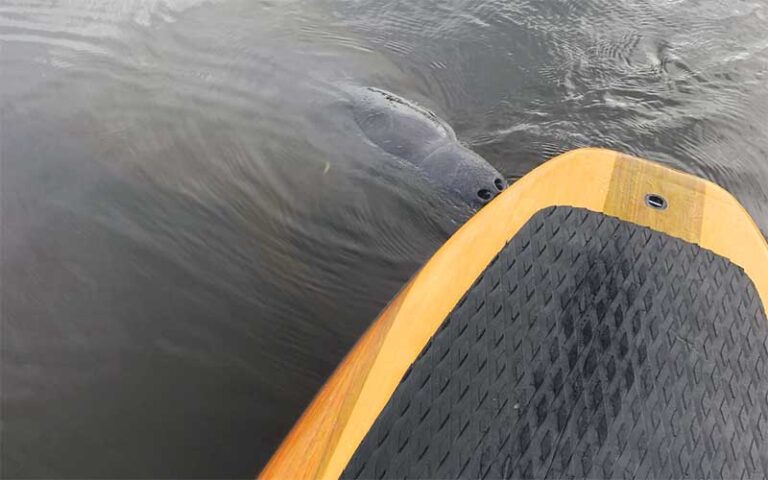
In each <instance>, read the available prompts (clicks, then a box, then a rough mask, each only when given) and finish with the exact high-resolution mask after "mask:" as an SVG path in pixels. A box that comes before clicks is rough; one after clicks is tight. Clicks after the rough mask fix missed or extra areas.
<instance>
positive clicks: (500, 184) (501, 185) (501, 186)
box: [493, 178, 504, 191]
mask: <svg viewBox="0 0 768 480" xmlns="http://www.w3.org/2000/svg"><path fill="white" fill-rule="evenodd" d="M493 184H494V185H496V190H498V191H502V190H504V181H503V180H502V179H500V178H497V179H496V180H494V181H493Z"/></svg>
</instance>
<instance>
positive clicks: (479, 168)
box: [352, 88, 507, 208]
mask: <svg viewBox="0 0 768 480" xmlns="http://www.w3.org/2000/svg"><path fill="white" fill-rule="evenodd" d="M352 100H353V101H352V104H353V110H354V116H355V120H356V122H357V125H358V127H360V130H361V131H362V132H363V133H364V134H365V136H366V137H367V139H368V140H369V141H370V142H372V143H373V144H375V145H377V146H378V147H379V148H381V149H383V150H385V151H387V152H388V153H390V154H392V155H394V156H396V157H398V158H400V159H401V160H404V161H406V162H408V163H411V164H413V165H414V166H416V167H417V168H418V169H419V170H421V172H422V173H423V174H424V175H425V176H426V177H427V178H428V179H429V180H430V181H431V182H432V183H433V184H437V185H439V186H440V187H442V188H443V189H444V190H445V191H447V192H448V193H450V194H451V195H453V196H454V197H456V198H458V199H459V200H461V201H463V202H464V203H466V204H468V205H469V206H471V207H473V208H480V207H482V206H483V205H485V204H486V203H488V202H490V201H491V200H493V198H494V197H496V195H498V194H499V193H500V192H501V191H502V190H504V189H505V188H507V182H506V181H505V180H504V177H503V176H502V175H501V174H500V173H499V172H498V170H496V169H495V168H493V167H492V166H491V165H490V164H489V163H488V162H487V161H486V160H485V159H484V158H483V157H481V156H480V155H478V154H476V153H475V152H473V151H471V150H469V149H468V148H466V147H464V146H463V145H461V144H460V143H459V142H458V140H457V139H456V134H455V133H454V131H453V129H452V128H451V126H450V125H448V124H447V123H446V122H445V121H443V120H442V119H440V118H439V117H438V116H437V115H435V114H434V113H432V112H430V111H429V110H426V109H424V108H423V107H421V106H419V105H416V104H415V103H412V102H409V101H408V100H406V99H404V98H402V97H399V96H397V95H395V94H393V93H390V92H387V91H385V90H380V89H377V88H358V89H354V91H353V94H352Z"/></svg>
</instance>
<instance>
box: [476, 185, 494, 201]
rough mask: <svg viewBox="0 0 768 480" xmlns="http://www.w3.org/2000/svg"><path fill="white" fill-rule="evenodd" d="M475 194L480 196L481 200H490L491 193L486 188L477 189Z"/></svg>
mask: <svg viewBox="0 0 768 480" xmlns="http://www.w3.org/2000/svg"><path fill="white" fill-rule="evenodd" d="M477 196H478V197H480V199H481V200H490V199H491V197H492V196H493V194H492V193H491V191H490V190H488V189H487V188H483V189H480V190H478V191H477Z"/></svg>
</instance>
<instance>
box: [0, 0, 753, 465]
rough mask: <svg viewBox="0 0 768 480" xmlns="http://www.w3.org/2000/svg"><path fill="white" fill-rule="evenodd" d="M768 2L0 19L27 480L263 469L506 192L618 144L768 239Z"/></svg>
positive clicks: (3, 278) (11, 408) (12, 357)
mask: <svg viewBox="0 0 768 480" xmlns="http://www.w3.org/2000/svg"><path fill="white" fill-rule="evenodd" d="M766 28H768V6H766V5H765V3H764V2H756V1H755V2H750V1H739V2H719V1H715V0H700V1H687V0H684V1H679V2H643V3H642V4H641V3H638V2H632V1H619V2H610V3H606V2H602V1H598V0H586V1H575V0H573V1H569V0H565V1H561V0H544V1H526V0H523V1H520V2H496V1H491V2H485V1H477V0H461V1H455V2H438V1H419V2H405V1H388V0H387V1H378V0H377V1H354V2H353V1H347V0H318V1H307V0H289V1H284V2H271V1H250V0H248V1H246V0H212V1H201V0H150V1H145V0H108V1H104V2H90V1H85V0H72V1H59V0H52V1H46V2H41V1H34V0H9V1H6V2H4V3H3V4H2V5H0V62H2V63H1V65H0V97H1V103H0V108H1V109H2V110H1V111H0V115H1V116H0V121H1V122H2V123H1V124H0V161H1V162H2V163H1V165H0V209H1V210H0V213H1V215H0V222H1V226H2V229H1V230H0V248H1V250H0V254H1V255H0V260H1V261H2V271H0V274H1V275H0V282H1V283H0V289H1V291H2V298H1V299H0V300H1V302H0V307H1V308H2V310H1V312H0V313H1V315H0V319H1V321H2V330H1V331H0V334H1V335H0V342H2V357H1V358H0V360H1V361H0V368H1V369H2V371H1V372H0V373H2V375H1V379H2V385H1V387H2V388H0V396H1V397H2V409H1V410H0V413H2V418H1V420H2V425H0V426H1V428H0V435H1V438H0V446H1V447H2V448H0V456H1V458H0V468H1V469H2V472H0V473H2V474H3V475H5V476H7V477H13V478H15V477H45V478H51V477H56V478H96V477H98V478H115V477H120V478H179V477H184V478H192V477H197V478H200V477H206V478H233V477H251V476H252V475H253V474H254V473H255V472H257V471H258V470H259V468H260V467H261V466H262V465H263V464H264V462H266V460H267V459H268V458H269V456H270V454H271V453H272V451H273V450H274V449H275V448H276V447H277V445H278V443H279V441H280V439H281V438H282V436H283V435H285V433H286V432H287V431H288V429H289V428H290V426H291V425H292V423H293V422H294V421H295V420H296V419H297V417H298V415H299V414H300V413H301V411H302V410H303V408H304V407H305V406H306V405H307V403H308V402H309V400H310V399H311V397H312V395H313V394H314V392H315V391H316V390H317V389H318V388H319V386H320V385H321V384H322V382H323V381H324V379H325V378H326V377H327V376H328V375H329V374H330V372H331V371H332V369H333V368H334V367H335V365H336V364H337V363H338V362H339V360H340V359H341V358H342V356H343V355H344V353H345V352H346V351H347V350H348V349H349V348H350V346H351V345H352V343H353V342H354V341H355V339H356V338H357V337H358V336H359V335H360V333H361V332H362V331H363V330H364V329H365V327H366V326H367V325H368V324H369V323H370V322H371V321H372V320H373V319H374V318H375V316H376V314H377V313H378V312H379V311H380V310H381V308H382V307H383V306H384V305H385V304H386V302H387V301H388V300H389V299H390V298H392V296H393V295H394V294H395V293H396V292H397V291H398V289H399V288H401V287H402V285H403V284H404V283H405V282H406V281H407V279H408V278H409V277H410V276H411V275H412V274H413V273H414V272H415V271H416V270H417V269H418V267H419V266H420V265H421V264H422V263H423V262H424V261H426V260H427V259H428V258H429V256H430V255H431V253H432V252H434V251H435V249H436V248H438V247H439V245H440V244H441V243H442V242H444V241H445V240H446V239H447V238H448V237H449V236H450V234H451V233H452V232H453V231H454V230H455V229H456V228H458V226H459V225H461V224H462V223H463V222H464V221H465V220H466V219H467V218H468V217H469V216H470V215H471V214H472V212H473V211H474V210H475V209H476V208H478V207H479V206H481V205H482V204H483V203H485V202H487V201H489V200H490V199H491V198H492V197H493V196H494V195H496V193H497V192H498V191H499V190H501V189H503V188H504V187H505V186H506V184H507V183H512V182H514V180H516V179H517V178H519V177H520V176H522V175H523V174H525V173H526V172H528V171H530V170H531V169H532V168H533V167H535V166H537V165H539V164H541V163H542V162H543V161H545V160H546V159H548V158H550V157H552V156H554V155H556V154H558V153H561V152H564V151H567V150H570V149H573V148H576V147H581V146H603V147H609V148H614V149H617V150H621V151H624V152H626V153H630V154H634V155H638V156H641V157H645V158H649V159H653V160H656V161H660V162H662V163H664V164H667V165H670V166H673V167H675V168H679V169H682V170H684V171H688V172H690V173H693V174H696V175H699V176H702V177H704V178H707V179H711V180H714V181H716V182H717V183H720V184H721V185H723V186H724V187H726V188H727V189H728V190H730V191H732V192H733V193H734V194H735V195H736V196H737V197H738V199H739V200H740V201H741V202H742V203H743V204H744V205H745V206H746V207H747V209H748V210H749V211H750V213H751V214H752V216H753V217H754V218H755V220H756V221H757V223H758V224H759V226H760V227H761V228H762V229H763V231H766V230H767V229H768V160H767V159H768V132H767V131H766V122H765V120H766V112H768V43H767V42H768V41H767V40H766V35H765V31H766Z"/></svg>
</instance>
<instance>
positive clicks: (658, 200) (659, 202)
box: [645, 193, 669, 210]
mask: <svg viewBox="0 0 768 480" xmlns="http://www.w3.org/2000/svg"><path fill="white" fill-rule="evenodd" d="M645 204H646V205H648V206H649V207H651V208H653V209H655V210H666V209H667V206H669V204H668V203H667V199H666V198H664V197H662V196H661V195H659V194H657V193H649V194H648V195H646V196H645Z"/></svg>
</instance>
